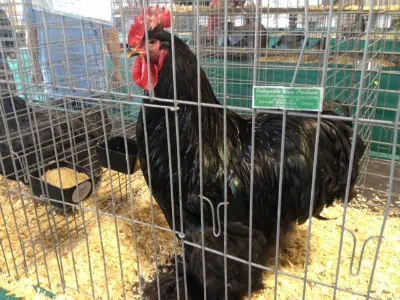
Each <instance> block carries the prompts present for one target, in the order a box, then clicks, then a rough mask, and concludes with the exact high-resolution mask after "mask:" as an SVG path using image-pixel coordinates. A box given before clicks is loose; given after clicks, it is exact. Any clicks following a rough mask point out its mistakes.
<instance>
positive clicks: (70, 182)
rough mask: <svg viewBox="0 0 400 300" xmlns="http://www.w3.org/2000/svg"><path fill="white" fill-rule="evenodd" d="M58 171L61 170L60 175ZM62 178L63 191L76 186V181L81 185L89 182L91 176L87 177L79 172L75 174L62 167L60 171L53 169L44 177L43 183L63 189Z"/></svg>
mask: <svg viewBox="0 0 400 300" xmlns="http://www.w3.org/2000/svg"><path fill="white" fill-rule="evenodd" d="M58 170H60V173H58ZM75 174H76V177H75ZM60 178H61V181H62V187H63V189H68V188H71V187H73V186H75V185H76V180H75V179H77V181H78V184H79V183H81V182H83V181H86V180H88V179H89V176H87V175H86V174H84V173H79V172H76V173H75V171H74V170H72V169H70V168H65V167H62V168H60V169H53V170H49V171H47V172H46V173H45V174H43V175H42V178H41V179H42V180H43V181H47V183H50V184H51V185H54V186H56V187H61V184H60Z"/></svg>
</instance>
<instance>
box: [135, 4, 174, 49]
mask: <svg viewBox="0 0 400 300" xmlns="http://www.w3.org/2000/svg"><path fill="white" fill-rule="evenodd" d="M147 22H148V23H147V24H148V29H152V28H154V27H156V26H158V25H161V27H162V28H169V27H170V26H171V13H170V12H169V10H166V9H165V7H162V8H161V11H160V7H159V6H158V4H157V6H156V8H155V9H154V10H152V9H151V8H150V7H148V9H147ZM143 37H144V8H143V9H142V14H141V16H136V17H135V23H134V24H132V26H131V29H130V30H129V35H128V44H129V46H135V45H138V44H139V43H140V42H141V41H142V40H143Z"/></svg>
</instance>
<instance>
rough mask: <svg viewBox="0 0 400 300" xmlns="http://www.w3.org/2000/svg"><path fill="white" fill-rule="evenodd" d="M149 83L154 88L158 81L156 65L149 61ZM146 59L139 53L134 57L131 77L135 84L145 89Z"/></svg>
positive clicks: (146, 81)
mask: <svg viewBox="0 0 400 300" xmlns="http://www.w3.org/2000/svg"><path fill="white" fill-rule="evenodd" d="M150 73H151V85H152V87H153V88H154V87H155V86H156V85H157V82H158V66H157V65H156V64H152V63H150ZM148 74H149V72H148V68H147V60H146V59H145V57H144V56H142V55H140V56H139V57H137V58H136V59H135V62H134V63H133V66H132V78H133V80H134V81H135V83H136V85H137V86H138V87H140V88H142V89H144V90H146V91H148V90H149V80H148V78H149V76H148Z"/></svg>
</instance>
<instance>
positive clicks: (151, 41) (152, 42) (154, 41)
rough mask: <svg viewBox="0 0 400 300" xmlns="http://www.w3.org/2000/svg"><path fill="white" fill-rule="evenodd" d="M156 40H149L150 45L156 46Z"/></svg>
mask: <svg viewBox="0 0 400 300" xmlns="http://www.w3.org/2000/svg"><path fill="white" fill-rule="evenodd" d="M156 42H157V41H156V40H149V45H150V46H154V45H155V44H156Z"/></svg>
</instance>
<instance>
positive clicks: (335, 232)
mask: <svg viewBox="0 0 400 300" xmlns="http://www.w3.org/2000/svg"><path fill="white" fill-rule="evenodd" d="M109 178H112V183H113V185H112V187H111V184H110V179H109ZM129 179H130V182H131V183H132V190H131V189H130V187H129V185H126V183H127V182H128V181H129ZM124 184H125V185H124ZM120 186H122V187H123V188H120V189H119V188H118V187H120ZM7 187H8V188H12V189H14V190H18V186H17V184H16V183H15V182H11V181H8V182H7V185H6V184H5V181H4V180H3V178H0V204H1V208H2V212H3V214H4V218H5V222H6V224H7V226H6V227H5V226H4V225H3V226H1V228H0V239H1V244H2V247H3V248H4V255H2V254H1V255H0V269H1V271H2V272H3V273H5V274H3V275H1V278H0V280H1V281H0V282H1V283H0V286H2V287H3V288H6V289H7V290H9V291H11V292H12V293H14V294H17V295H18V296H23V297H25V298H27V299H32V298H33V297H34V296H33V295H35V297H36V296H37V297H44V296H43V295H36V294H37V292H36V291H35V290H34V289H33V288H32V285H34V284H37V278H39V282H40V284H41V286H42V287H44V288H47V289H49V290H51V291H53V292H54V293H55V294H57V295H67V296H68V297H70V298H72V299H86V298H87V299H90V298H92V296H94V297H96V298H103V299H106V298H107V289H106V284H105V282H106V276H105V273H106V274H107V282H108V293H109V296H110V299H121V298H123V288H124V289H125V296H126V298H128V299H136V298H138V297H139V294H138V293H139V292H138V291H139V282H141V280H140V278H143V280H148V279H149V278H150V277H152V276H153V275H154V270H155V256H154V250H155V249H156V250H157V254H158V255H157V260H158V263H159V264H163V263H165V262H167V261H168V260H169V259H170V258H171V257H172V256H173V255H174V247H173V243H172V241H173V236H172V234H171V233H170V232H169V231H165V230H155V231H154V232H153V230H152V229H151V227H149V226H145V225H141V224H136V226H135V228H133V226H132V222H129V220H130V219H131V218H132V215H133V216H134V218H135V220H137V221H138V222H146V223H152V214H153V213H154V223H155V224H156V225H157V226H160V227H164V228H168V226H167V223H166V221H165V219H164V216H163V214H162V212H161V210H160V209H159V207H158V206H157V204H156V203H155V201H154V200H153V204H151V198H150V193H149V190H148V188H147V186H146V184H145V182H144V179H143V176H142V174H141V173H140V171H139V172H137V173H135V174H134V175H132V176H130V177H129V176H126V177H125V176H118V175H117V174H116V173H114V172H110V173H109V172H108V171H105V175H104V178H103V182H102V184H101V185H100V187H99V189H98V190H97V192H96V196H91V197H90V198H88V199H87V200H86V201H85V202H84V204H83V205H84V207H85V208H86V210H85V211H84V214H82V212H79V211H78V212H77V213H76V214H75V216H69V217H68V219H67V220H68V222H65V216H64V215H62V214H61V215H60V214H57V215H53V213H52V212H51V211H50V210H49V207H46V205H39V206H38V207H35V206H34V205H33V204H32V201H31V200H30V199H29V198H28V197H23V199H21V197H20V195H18V194H13V195H11V198H9V197H8V193H7ZM111 188H112V189H113V192H114V193H113V195H114V196H113V197H112V196H111V193H110V191H111ZM130 190H131V192H130ZM21 191H22V192H23V193H24V194H26V195H28V194H29V193H28V189H27V188H26V187H24V186H21ZM359 201H364V200H363V199H361V198H360V199H359ZM23 202H24V203H25V208H26V209H25V212H24V210H23V209H21V208H22V203H23ZM96 207H98V209H99V210H101V211H102V212H105V213H108V215H104V214H96V213H95V212H96ZM132 207H133V210H132ZM113 212H115V213H116V214H117V215H118V216H120V217H121V218H119V219H117V220H116V219H115V218H114V217H113ZM25 214H26V217H25ZM13 215H15V220H17V221H16V222H15V221H14V217H13ZM342 215H343V207H342V206H339V205H338V206H335V207H332V208H329V209H327V210H326V211H325V212H324V216H326V217H329V218H332V217H337V219H334V220H330V221H319V220H316V219H313V220H312V232H311V240H310V245H311V247H310V256H309V266H308V273H307V278H308V279H310V280H316V281H319V282H322V283H325V284H329V285H334V283H335V273H336V267H337V258H338V251H339V246H338V245H339V241H340V234H341V222H342V218H341V217H342ZM382 216H383V214H382V212H381V211H378V212H376V211H375V212H371V211H370V210H369V209H368V208H363V206H360V205H358V206H354V207H353V206H350V207H349V208H348V210H347V217H346V228H347V229H349V230H351V231H352V232H353V233H354V234H355V235H356V238H357V247H356V250H355V261H354V266H353V271H355V270H356V266H358V260H359V257H360V252H361V248H362V245H363V243H364V241H365V240H367V238H368V237H370V236H374V235H379V231H380V228H381V224H382V219H383V218H382ZM26 220H28V222H26ZM26 223H29V227H28V226H27V224H26ZM49 224H51V228H52V230H50V225H49ZM54 224H57V230H55V225H54ZM83 224H85V226H83ZM6 228H7V230H6ZM17 228H18V230H17ZM39 228H40V231H39ZM307 228H308V223H307V224H305V225H303V226H299V227H297V228H296V230H294V231H293V232H291V233H289V234H287V235H286V236H284V237H282V240H281V246H280V253H279V269H280V270H282V271H285V272H287V273H290V274H293V275H297V276H300V277H304V265H305V254H306V248H305V247H306V246H305V245H306V244H307ZM7 234H8V236H9V239H10V241H11V247H10V244H9V242H8V237H7ZM100 234H101V238H100ZM153 234H155V235H156V239H157V242H156V244H155V243H154V242H153ZM18 235H20V237H21V239H19V238H18ZM135 235H136V238H137V247H136V243H135V238H134V236H135ZM117 238H118V239H119V246H120V247H119V248H118V246H117V245H118V240H117ZM20 240H21V241H22V243H23V244H24V245H25V259H26V263H27V265H28V269H27V272H26V273H25V272H24V268H23V255H22V251H21V246H20ZM42 244H43V247H42V246H41V245H42ZM376 245H377V240H376V239H373V240H371V241H369V242H368V244H367V245H366V247H365V252H364V257H363V259H362V264H361V269H360V274H359V275H358V276H352V275H351V274H350V273H349V268H350V263H351V257H352V250H353V240H352V237H351V235H350V234H349V233H348V232H345V233H344V239H343V251H342V255H341V260H340V261H341V265H340V272H339V278H338V286H339V287H340V288H343V289H349V290H351V291H356V292H360V293H365V292H366V291H367V288H368V282H369V278H370V274H371V267H372V264H373V260H374V255H375V250H376ZM11 248H12V252H11ZM272 248H274V247H272ZM33 249H34V251H35V254H36V255H34V251H33ZM55 249H56V250H57V251H55ZM176 251H177V253H179V247H177V248H176ZM268 251H271V260H270V262H269V264H268V266H270V267H273V264H274V249H270V250H268ZM56 253H57V254H58V257H61V262H62V272H61V271H60V266H59V265H60V264H59V263H57V261H58V260H57V255H56ZM137 254H138V257H137ZM399 254H400V219H399V218H396V217H390V218H389V219H388V220H387V223H386V228H385V232H384V239H383V240H382V245H381V249H380V255H379V260H378V264H377V268H376V271H375V276H374V282H373V285H372V289H371V290H372V295H373V296H376V297H378V298H382V299H399V296H398V295H400V255H399ZM12 255H14V257H15V261H16V265H17V270H18V273H19V275H20V276H22V277H23V279H21V280H19V281H16V280H15V275H16V272H15V269H14V264H13V259H12ZM4 257H5V258H6V260H5V259H4ZM35 258H36V265H37V273H36V268H35V260H34V259H35ZM103 258H104V259H103ZM6 261H7V265H6ZM89 262H90V265H89ZM137 262H139V268H140V274H139V269H138V264H137ZM120 265H122V272H121V268H120ZM7 267H8V269H9V270H10V273H11V276H8V274H7ZM46 270H48V273H47V271H46ZM48 274H49V277H50V278H51V281H50V283H51V287H50V286H49V280H48ZM60 274H63V280H64V282H65V284H64V286H66V287H67V288H66V289H63V285H62V284H61V282H62V278H61V276H60ZM75 274H76V275H75ZM121 278H123V281H122V279H121ZM274 280H275V277H274V274H272V273H268V272H266V273H265V275H264V281H265V284H266V288H265V289H264V290H263V291H261V292H259V293H257V294H256V295H255V296H256V297H253V298H254V299H268V298H270V297H273V294H274ZM122 282H123V283H122ZM123 284H124V285H123ZM78 290H79V292H78ZM302 290H303V281H302V280H299V279H294V278H291V277H288V276H286V275H279V277H278V285H277V292H278V298H279V299H298V298H299V297H301V296H302ZM332 295H333V289H331V288H327V287H324V286H321V285H316V284H314V283H312V282H307V283H306V296H307V298H309V299H314V298H315V299H327V298H332ZM337 296H338V298H339V299H358V298H360V297H358V296H354V295H351V294H348V293H343V292H339V293H338V294H337ZM59 297H61V296H59ZM37 299H40V298H37Z"/></svg>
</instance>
